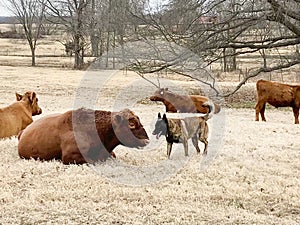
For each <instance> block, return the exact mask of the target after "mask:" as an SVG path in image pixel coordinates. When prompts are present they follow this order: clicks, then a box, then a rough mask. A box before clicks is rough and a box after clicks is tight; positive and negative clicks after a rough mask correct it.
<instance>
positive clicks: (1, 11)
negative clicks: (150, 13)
mask: <svg viewBox="0 0 300 225" xmlns="http://www.w3.org/2000/svg"><path fill="white" fill-rule="evenodd" d="M167 2H168V0H150V7H151V8H152V7H153V8H154V9H152V10H154V11H155V8H156V7H157V5H160V4H162V3H167ZM5 4H7V0H0V16H13V14H12V13H11V12H10V11H9V10H8V9H7V7H6V6H5Z"/></svg>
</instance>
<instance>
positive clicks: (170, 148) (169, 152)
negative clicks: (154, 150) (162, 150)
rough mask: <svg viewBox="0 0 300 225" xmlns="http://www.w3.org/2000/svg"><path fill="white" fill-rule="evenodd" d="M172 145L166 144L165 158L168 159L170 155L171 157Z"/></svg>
mask: <svg viewBox="0 0 300 225" xmlns="http://www.w3.org/2000/svg"><path fill="white" fill-rule="evenodd" d="M172 144H173V143H170V142H168V145H167V156H168V159H169V158H170V155H171V151H172Z"/></svg>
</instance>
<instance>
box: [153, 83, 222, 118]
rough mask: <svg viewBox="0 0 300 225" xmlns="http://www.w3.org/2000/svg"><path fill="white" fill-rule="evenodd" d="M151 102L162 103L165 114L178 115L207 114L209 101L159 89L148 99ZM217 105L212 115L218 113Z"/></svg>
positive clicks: (199, 96) (202, 97)
mask: <svg viewBox="0 0 300 225" xmlns="http://www.w3.org/2000/svg"><path fill="white" fill-rule="evenodd" d="M150 100H151V101H160V102H163V103H164V105H165V106H166V112H173V113H176V112H180V113H209V107H208V105H207V102H210V100H209V99H208V98H207V97H204V96H201V95H178V94H175V93H172V92H170V91H169V90H168V88H160V89H158V90H157V91H155V92H154V95H153V96H151V97H150ZM220 110H221V108H220V106H219V105H217V104H214V113H218V112H220Z"/></svg>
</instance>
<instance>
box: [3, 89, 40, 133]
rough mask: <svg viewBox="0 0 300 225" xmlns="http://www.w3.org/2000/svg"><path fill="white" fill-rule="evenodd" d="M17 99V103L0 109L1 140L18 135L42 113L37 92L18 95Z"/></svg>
mask: <svg viewBox="0 0 300 225" xmlns="http://www.w3.org/2000/svg"><path fill="white" fill-rule="evenodd" d="M16 99H17V102H14V103H13V104H11V105H9V106H6V107H4V108H1V109H0V138H5V137H11V136H14V135H17V134H18V133H19V132H20V131H21V130H23V129H24V128H25V127H27V126H28V125H29V124H31V123H32V121H33V120H32V116H35V115H39V114H41V113H42V109H41V108H40V107H39V105H38V98H37V97H36V93H35V92H33V91H27V92H26V93H25V94H24V95H20V94H18V93H16Z"/></svg>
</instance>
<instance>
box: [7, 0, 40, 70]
mask: <svg viewBox="0 0 300 225" xmlns="http://www.w3.org/2000/svg"><path fill="white" fill-rule="evenodd" d="M7 1H8V3H7V4H8V8H9V10H10V11H11V12H12V13H13V14H14V15H15V16H16V18H17V20H18V21H19V22H20V24H21V25H22V27H23V29H24V33H25V36H26V39H27V41H28V44H29V46H30V50H31V65H32V66H35V65H36V63H35V58H36V56H35V50H36V46H37V41H38V39H39V38H40V36H41V28H42V25H43V22H44V14H45V0H7Z"/></svg>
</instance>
